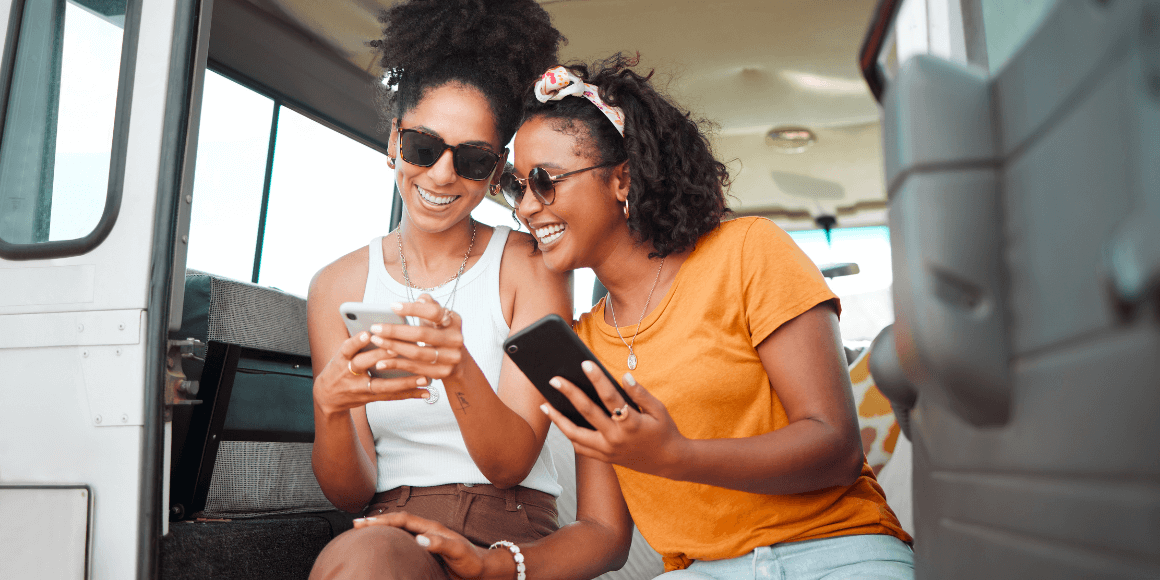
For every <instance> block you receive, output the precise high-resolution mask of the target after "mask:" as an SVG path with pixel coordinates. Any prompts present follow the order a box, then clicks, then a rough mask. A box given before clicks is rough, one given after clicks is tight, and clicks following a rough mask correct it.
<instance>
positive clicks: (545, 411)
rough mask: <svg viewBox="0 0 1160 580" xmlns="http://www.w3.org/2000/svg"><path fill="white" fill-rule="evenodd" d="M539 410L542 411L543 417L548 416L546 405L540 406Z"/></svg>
mask: <svg viewBox="0 0 1160 580" xmlns="http://www.w3.org/2000/svg"><path fill="white" fill-rule="evenodd" d="M540 410H541V411H543V412H544V414H545V415H547V414H548V404H547V403H544V404H543V405H540Z"/></svg>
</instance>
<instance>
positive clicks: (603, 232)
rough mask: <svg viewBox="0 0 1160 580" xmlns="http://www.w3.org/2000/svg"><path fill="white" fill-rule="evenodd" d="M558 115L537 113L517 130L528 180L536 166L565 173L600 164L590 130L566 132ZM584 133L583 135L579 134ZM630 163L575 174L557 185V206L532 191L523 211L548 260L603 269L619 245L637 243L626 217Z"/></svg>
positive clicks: (519, 158) (519, 159) (519, 171)
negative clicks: (588, 144) (589, 138)
mask: <svg viewBox="0 0 1160 580" xmlns="http://www.w3.org/2000/svg"><path fill="white" fill-rule="evenodd" d="M562 122H563V121H560V120H556V119H546V118H544V117H535V118H532V119H530V120H528V121H527V122H526V123H524V125H523V126H522V127H520V130H519V131H518V132H517V133H516V139H515V145H514V146H513V149H514V150H515V160H514V164H515V174H516V176H518V177H520V178H526V177H527V176H528V174H529V173H530V172H531V171H532V169H533V168H535V167H541V168H543V169H546V170H547V171H548V173H550V174H551V175H560V174H563V173H568V172H569V171H576V170H577V169H583V168H585V167H591V166H593V165H597V164H599V163H600V160H599V158H598V156H597V155H595V151H591V150H590V148H589V147H586V146H585V144H584V142H583V139H585V138H586V137H587V132H586V131H585V130H584V129H582V128H581V129H580V130H579V131H578V132H572V131H570V132H569V133H573V134H569V133H564V132H561V131H560V130H559V129H560V123H562ZM577 133H578V134H577ZM628 183H629V181H628V169H627V165H626V164H622V165H618V166H615V167H613V168H611V169H596V170H592V171H585V172H583V173H580V174H577V175H573V176H570V177H568V178H566V179H564V180H563V181H560V182H559V183H556V184H555V188H556V195H555V199H554V200H553V201H552V204H551V205H547V206H546V205H543V204H542V203H540V201H539V199H537V198H536V196H535V195H533V194H532V192H531V191H530V190H526V191H525V193H524V196H523V199H522V200H521V201H520V204H519V207H518V208H517V210H518V211H517V213H518V214H519V216H520V219H521V220H523V222H524V223H525V224H526V225H527V226H528V229H529V230H530V231H531V232H532V234H533V235H534V236H536V240H537V241H538V242H539V247H540V250H542V251H543V256H544V262H545V263H546V264H547V266H548V267H549V268H551V269H553V270H555V271H558V272H564V271H568V270H574V269H576V268H597V267H599V265H600V264H602V263H603V262H604V261H605V260H606V259H607V258H608V257H609V256H610V255H611V254H612V253H613V252H614V251H615V250H616V249H617V248H618V247H622V246H624V245H625V244H627V245H629V246H631V245H632V244H633V241H632V237H631V232H630V230H629V229H628V222H627V221H626V220H625V218H624V196H626V195H627V194H628Z"/></svg>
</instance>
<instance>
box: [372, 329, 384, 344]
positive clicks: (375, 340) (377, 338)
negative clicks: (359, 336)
mask: <svg viewBox="0 0 1160 580" xmlns="http://www.w3.org/2000/svg"><path fill="white" fill-rule="evenodd" d="M380 330H381V329H380ZM375 332H378V330H376V331H375ZM371 342H373V343H375V346H383V337H381V336H378V335H372V336H371Z"/></svg>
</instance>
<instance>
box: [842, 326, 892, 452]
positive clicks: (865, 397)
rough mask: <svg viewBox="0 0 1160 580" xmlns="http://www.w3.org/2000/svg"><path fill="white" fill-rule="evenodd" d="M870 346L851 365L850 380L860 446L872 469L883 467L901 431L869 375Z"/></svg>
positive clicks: (887, 404)
mask: <svg viewBox="0 0 1160 580" xmlns="http://www.w3.org/2000/svg"><path fill="white" fill-rule="evenodd" d="M869 354H870V349H869V348H867V349H864V350H863V351H862V353H861V354H859V355H858V358H856V359H854V362H853V363H852V364H851V365H850V382H851V383H853V386H854V404H855V405H856V406H857V408H858V426H859V427H860V428H861V431H862V450H863V451H865V452H866V462H867V463H869V464H870V468H871V469H873V470H874V473H878V472H879V471H881V470H882V467H883V466H884V465H886V462H887V461H890V456H891V455H893V454H894V446H895V445H897V444H898V434H899V432H900V431H901V430H900V429H899V427H898V421H897V420H895V418H894V411H893V410H892V409H891V408H890V401H889V400H888V399H887V398H886V396H885V395H883V394H882V391H880V390H878V386H877V385H875V384H874V377H871V376H870V357H869Z"/></svg>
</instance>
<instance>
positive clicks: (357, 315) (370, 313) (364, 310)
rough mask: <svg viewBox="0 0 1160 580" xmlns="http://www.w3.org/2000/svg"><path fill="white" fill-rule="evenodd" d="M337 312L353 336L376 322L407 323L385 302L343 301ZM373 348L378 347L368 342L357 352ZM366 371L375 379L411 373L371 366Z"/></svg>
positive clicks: (367, 329)
mask: <svg viewBox="0 0 1160 580" xmlns="http://www.w3.org/2000/svg"><path fill="white" fill-rule="evenodd" d="M338 312H339V313H340V314H341V315H342V321H343V323H344V324H346V330H347V332H348V333H350V335H351V336H355V335H357V334H358V333H360V332H370V329H371V327H372V326H374V325H376V324H404V325H405V324H407V321H406V320H404V319H403V317H401V316H399V315H398V314H395V311H393V310H391V308H390V307H389V306H387V305H385V304H369V303H366V302H344V303H342V304H341V305H339V307H338ZM374 348H378V347H377V346H375V345H373V344H368V345H367V346H365V347H363V348H362V350H360V351H359V352H366V351H368V350H371V349H374ZM367 372H369V373H370V375H371V376H372V377H375V378H376V379H394V378H399V377H408V376H412V374H411V373H409V372H407V371H401V370H386V371H380V370H376V369H374V368H371V369H370V370H369V371H367Z"/></svg>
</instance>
